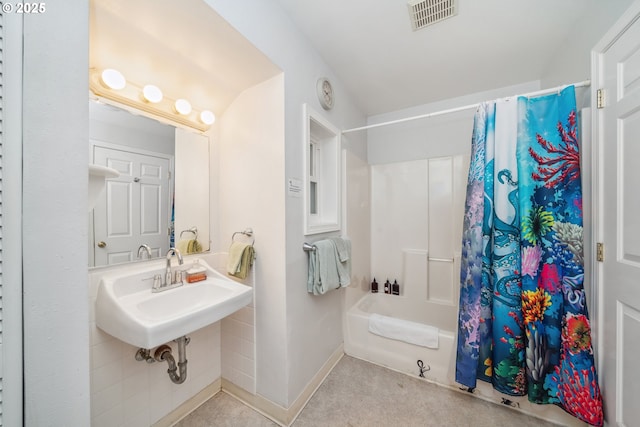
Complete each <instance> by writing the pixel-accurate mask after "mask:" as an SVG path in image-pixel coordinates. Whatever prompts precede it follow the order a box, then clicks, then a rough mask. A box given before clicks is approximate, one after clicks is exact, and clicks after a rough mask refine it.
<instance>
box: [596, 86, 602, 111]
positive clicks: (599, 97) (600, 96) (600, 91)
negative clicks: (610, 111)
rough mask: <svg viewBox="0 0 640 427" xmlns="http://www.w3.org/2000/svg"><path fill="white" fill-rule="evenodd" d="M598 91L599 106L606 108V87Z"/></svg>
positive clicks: (599, 107)
mask: <svg viewBox="0 0 640 427" xmlns="http://www.w3.org/2000/svg"><path fill="white" fill-rule="evenodd" d="M596 93H597V97H598V99H597V101H596V102H597V107H598V109H601V108H604V89H598V91H597V92H596Z"/></svg>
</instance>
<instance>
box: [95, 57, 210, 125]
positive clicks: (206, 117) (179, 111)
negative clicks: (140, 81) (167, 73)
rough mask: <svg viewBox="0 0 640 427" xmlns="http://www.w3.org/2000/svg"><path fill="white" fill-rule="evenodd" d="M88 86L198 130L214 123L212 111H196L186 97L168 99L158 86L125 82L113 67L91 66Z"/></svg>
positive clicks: (107, 97) (119, 100)
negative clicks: (98, 68) (140, 85)
mask: <svg viewBox="0 0 640 427" xmlns="http://www.w3.org/2000/svg"><path fill="white" fill-rule="evenodd" d="M89 89H90V90H91V92H93V93H94V94H95V95H96V96H98V97H100V98H104V99H107V100H110V101H113V102H115V103H117V104H120V105H123V106H126V107H130V108H133V109H136V110H140V111H144V112H146V113H148V114H150V115H152V116H155V117H157V118H159V119H164V120H167V121H169V122H171V123H177V124H180V125H182V126H187V127H189V128H192V129H197V130H199V131H200V132H205V131H207V130H208V129H209V127H210V126H211V125H212V124H213V123H214V122H215V115H214V114H213V113H212V112H211V111H209V110H201V111H195V110H193V108H192V107H191V104H190V103H189V102H188V101H187V100H186V99H177V100H174V99H170V98H167V97H166V96H164V95H163V94H162V91H161V90H160V88H158V87H157V86H154V85H146V86H144V87H139V86H137V85H135V84H133V83H131V82H127V81H126V80H125V78H124V76H123V75H122V73H120V72H119V71H117V70H114V69H112V68H109V69H105V70H103V71H102V72H101V71H99V70H97V69H94V68H92V69H90V70H89Z"/></svg>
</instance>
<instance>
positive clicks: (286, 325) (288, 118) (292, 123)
mask: <svg viewBox="0 0 640 427" xmlns="http://www.w3.org/2000/svg"><path fill="white" fill-rule="evenodd" d="M206 1H207V3H208V4H210V5H211V6H212V7H213V8H214V9H215V10H216V11H217V12H218V13H219V14H220V15H221V16H222V17H223V18H225V19H226V20H227V21H228V22H229V23H230V24H231V25H232V26H234V27H235V28H236V29H237V30H238V31H240V32H241V33H242V34H243V35H244V36H245V37H247V39H249V41H251V42H252V43H253V44H254V45H255V46H256V47H257V48H258V49H260V50H261V51H262V52H263V53H265V54H266V55H267V56H268V57H269V58H270V59H271V61H272V62H274V63H275V64H276V65H277V66H278V67H280V69H282V70H283V72H284V94H285V96H284V118H285V123H284V174H283V175H280V179H281V182H280V184H279V190H278V191H279V192H282V195H274V197H276V198H280V197H284V192H285V191H286V187H285V179H287V178H297V179H302V176H303V175H302V174H303V164H302V159H303V143H302V135H303V122H302V105H303V104H304V103H309V104H310V105H311V106H312V107H313V108H314V109H316V110H318V111H321V112H322V113H323V115H325V117H326V118H327V120H329V121H330V122H331V123H332V124H333V125H334V126H336V127H337V128H339V129H346V128H348V127H354V126H361V125H362V124H363V123H364V121H365V118H364V116H363V114H362V113H361V112H360V111H359V110H358V109H357V108H356V107H355V105H354V104H353V103H351V102H350V100H349V95H348V93H347V91H346V90H345V88H344V86H343V85H342V84H341V83H340V81H339V79H338V78H337V76H336V75H335V73H333V71H332V70H331V69H330V68H329V67H328V66H327V65H326V64H325V63H324V61H323V60H322V58H321V57H320V56H319V55H318V53H317V52H316V51H315V50H314V49H313V47H312V46H311V44H310V43H309V42H308V40H307V39H306V38H305V37H304V36H303V35H302V34H301V32H300V31H299V30H298V29H297V28H296V27H295V25H294V24H293V23H292V21H291V20H290V19H289V17H288V16H287V15H286V14H285V13H284V12H283V11H282V9H281V8H280V7H279V6H278V5H277V4H276V3H275V2H272V1H268V0H267V1H265V0H250V1H244V2H241V3H238V2H229V1H224V0H206ZM248 11H250V13H248ZM323 76H326V77H329V78H330V79H331V80H332V82H333V84H334V91H335V92H336V105H335V107H334V108H333V110H331V111H329V112H326V111H324V110H322V108H321V106H320V105H319V103H318V101H317V98H316V93H315V88H316V80H317V79H318V78H319V77H323ZM364 138H365V135H353V136H351V137H350V138H349V139H348V141H346V142H345V144H344V147H346V148H347V149H348V150H349V151H351V152H353V153H355V154H356V155H358V156H359V157H360V158H364V156H365V155H366V154H365V153H366V147H365V145H364V140H365V139H364ZM274 170H275V167H274ZM284 203H285V205H286V210H285V216H284V221H285V223H286V229H285V231H284V232H285V234H286V241H285V242H284V243H285V244H284V246H283V247H282V249H283V250H284V251H285V258H284V262H283V263H282V264H279V265H274V266H272V268H273V269H274V271H277V273H274V274H276V275H277V277H284V278H285V282H284V283H279V284H273V285H271V284H270V286H277V287H278V288H277V290H276V292H277V295H269V296H268V298H269V299H268V301H265V302H263V301H261V299H260V294H259V292H260V286H261V285H260V281H261V280H262V279H261V276H260V274H259V273H257V275H256V313H257V318H256V323H257V324H258V325H261V324H263V322H267V324H270V325H271V329H270V330H269V331H268V333H266V335H265V334H262V333H261V332H260V331H258V343H257V345H258V369H257V392H258V394H261V395H262V396H264V397H266V398H268V399H269V400H271V401H272V402H275V403H277V404H279V405H281V406H283V407H285V408H287V407H289V406H290V405H291V404H292V403H293V402H294V401H295V399H296V398H297V397H298V396H299V395H300V393H301V392H302V390H303V389H304V387H305V386H306V385H307V384H308V383H309V381H310V380H311V378H312V377H313V375H315V373H316V372H318V371H319V369H320V368H321V367H322V365H323V364H324V363H325V362H326V361H327V360H328V359H329V357H330V356H331V355H332V353H333V352H334V351H335V350H336V349H337V348H338V347H339V346H340V345H341V343H342V309H341V305H342V299H341V295H340V293H339V292H335V293H332V294H328V295H325V296H322V297H313V296H310V295H309V294H307V292H306V277H307V255H306V254H305V253H304V252H303V251H302V243H303V242H304V241H305V236H304V234H303V215H302V212H303V204H302V203H303V199H302V198H293V197H287V198H285V199H284ZM221 205H222V203H221ZM275 226H276V227H280V225H279V224H275ZM260 236H261V234H258V233H257V234H256V237H257V239H256V242H258V241H260V239H262V237H260ZM318 237H323V236H318ZM357 246H358V244H354V247H357ZM359 246H360V247H362V245H359ZM269 250H270V251H279V250H280V249H278V247H270V248H269ZM258 254H260V251H258ZM258 256H260V255H258ZM260 265H261V263H260V262H258V267H259V266H260ZM274 300H275V303H276V304H277V305H278V306H280V305H281V304H283V303H284V302H286V309H285V310H286V311H285V312H284V313H279V314H277V316H278V317H277V319H273V318H271V316H270V315H269V316H265V315H266V312H264V311H263V312H262V313H263V314H260V313H261V311H260V305H261V304H268V303H269V302H273V301H274ZM261 336H262V337H263V338H267V337H268V338H269V340H268V342H265V343H264V346H262V345H261V343H260V337H261Z"/></svg>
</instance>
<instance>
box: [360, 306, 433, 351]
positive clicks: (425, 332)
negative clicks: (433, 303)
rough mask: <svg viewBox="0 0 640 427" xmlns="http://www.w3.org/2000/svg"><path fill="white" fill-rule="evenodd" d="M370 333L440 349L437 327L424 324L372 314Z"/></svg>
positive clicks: (370, 317)
mask: <svg viewBox="0 0 640 427" xmlns="http://www.w3.org/2000/svg"><path fill="white" fill-rule="evenodd" d="M369 332H371V333H372V334H376V335H380V336H381V337H385V338H390V339H392V340H398V341H404V342H406V343H409V344H413V345H419V346H422V347H428V348H433V349H436V350H437V349H438V335H439V334H440V331H439V330H438V328H436V327H435V326H431V325H425V324H423V323H418V322H411V321H409V320H403V319H398V318H396V317H389V316H383V315H381V314H378V313H372V314H371V315H370V316H369Z"/></svg>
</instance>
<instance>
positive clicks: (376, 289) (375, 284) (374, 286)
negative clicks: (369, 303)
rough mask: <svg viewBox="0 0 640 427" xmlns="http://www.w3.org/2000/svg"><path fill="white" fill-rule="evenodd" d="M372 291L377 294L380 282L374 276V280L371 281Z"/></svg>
mask: <svg viewBox="0 0 640 427" xmlns="http://www.w3.org/2000/svg"><path fill="white" fill-rule="evenodd" d="M371 293H373V294H377V293H378V282H376V278H375V277H374V278H373V282H371Z"/></svg>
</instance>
